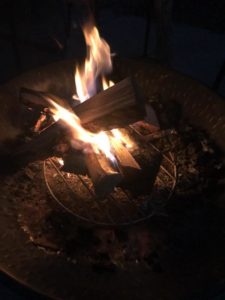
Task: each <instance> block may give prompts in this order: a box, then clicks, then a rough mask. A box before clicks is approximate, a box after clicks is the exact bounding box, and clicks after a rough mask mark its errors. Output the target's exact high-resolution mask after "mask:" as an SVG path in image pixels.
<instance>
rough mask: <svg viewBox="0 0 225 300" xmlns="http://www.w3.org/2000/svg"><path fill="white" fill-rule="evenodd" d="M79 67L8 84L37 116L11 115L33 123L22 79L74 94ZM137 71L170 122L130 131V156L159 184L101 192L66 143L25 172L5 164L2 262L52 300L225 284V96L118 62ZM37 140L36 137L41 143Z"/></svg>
mask: <svg viewBox="0 0 225 300" xmlns="http://www.w3.org/2000/svg"><path fill="white" fill-rule="evenodd" d="M74 65H75V62H72V61H68V62H59V63H56V64H53V65H50V66H47V67H43V68H41V69H39V70H35V71H32V72H29V73H27V74H24V75H21V76H20V77H19V78H16V79H15V80H12V81H11V82H9V83H6V84H5V85H4V86H2V88H1V90H0V92H1V96H2V98H3V97H4V98H5V99H7V104H8V107H10V109H9V111H8V116H10V118H13V116H14V114H13V112H14V111H15V110H16V111H17V112H18V111H20V112H21V113H22V114H23V116H26V119H25V120H26V121H27V122H24V119H23V120H22V121H23V122H20V123H19V122H16V121H18V120H13V121H12V122H11V121H8V119H6V120H7V122H8V123H9V124H13V122H14V123H16V130H19V128H22V125H23V126H24V123H26V124H30V123H29V122H30V120H28V119H29V116H30V114H29V112H27V111H25V112H24V110H22V109H21V104H20V103H19V94H20V92H21V87H22V88H25V89H27V90H28V89H29V91H30V90H32V91H35V93H36V92H37V91H42V93H44V97H45V96H46V93H48V95H49V93H50V94H54V95H57V96H58V97H60V98H63V99H71V97H72V95H74V92H75V91H74V84H73V82H74V77H73V72H74ZM130 75H132V76H133V77H134V78H135V80H136V82H137V83H138V85H139V86H140V88H141V91H142V92H143V94H144V96H145V99H146V101H147V103H148V104H149V103H150V105H151V106H150V107H151V114H150V121H152V113H154V111H155V115H156V117H157V118H158V120H159V123H160V124H161V128H158V129H157V131H155V128H153V127H154V126H155V124H154V126H153V124H152V123H151V122H150V123H148V121H145V122H143V120H142V121H141V123H140V121H139V122H136V121H135V122H133V123H131V124H129V125H126V126H122V127H123V128H122V129H121V132H122V133H124V134H125V133H126V135H128V137H129V140H130V141H131V142H132V145H136V146H135V147H133V148H132V149H129V153H130V154H131V155H132V157H133V158H134V160H135V161H136V162H137V164H138V166H140V167H141V168H142V169H144V167H145V166H146V169H147V170H149V169H151V172H150V173H151V176H150V177H147V179H148V185H146V184H145V180H144V179H145V178H146V173H144V176H143V175H138V176H139V177H137V175H135V177H134V178H135V180H133V178H132V180H131V181H130V182H128V183H127V182H125V183H123V184H119V185H117V184H116V186H115V187H113V188H114V189H113V191H111V190H110V193H108V192H107V193H106V194H105V193H103V195H102V194H101V193H100V194H98V189H96V186H94V183H95V182H94V180H93V177H92V176H90V173H89V176H87V175H86V174H81V173H80V174H76V173H74V172H68V169H63V167H62V166H61V165H60V163H61V160H59V157H58V152H57V151H58V149H57V151H56V152H54V156H53V155H52V156H51V157H49V153H47V157H45V155H44V156H43V157H42V156H41V159H39V160H38V161H36V159H35V160H34V161H33V160H30V156H29V159H28V161H26V163H25V165H24V164H21V160H20V161H18V164H17V166H16V167H18V166H19V167H20V168H17V169H14V167H15V161H13V163H14V164H13V165H12V167H13V168H11V170H10V171H11V173H10V174H6V173H9V172H8V171H9V166H10V164H9V162H8V161H4V170H3V169H2V170H3V171H2V173H3V174H2V175H1V177H2V178H1V179H2V183H1V203H2V209H1V211H0V222H1V226H0V233H1V235H0V236H1V247H0V251H1V252H0V253H1V255H0V266H1V269H2V270H3V271H4V272H6V273H7V274H9V275H10V276H12V277H14V278H15V279H16V280H17V281H19V282H21V283H23V284H25V285H26V286H28V287H31V288H32V289H34V290H36V291H38V292H40V293H42V294H45V295H47V296H49V297H52V298H55V299H79V298H82V299H90V298H94V299H95V298H98V299H99V298H100V299H105V298H106V297H107V298H109V299H112V298H115V297H117V298H119V299H122V298H124V299H127V298H133V299H143V298H147V297H148V298H150V297H151V298H153V299H159V298H164V299H180V298H184V297H188V298H190V297H192V296H195V297H200V296H203V295H205V293H209V292H212V293H213V294H215V293H216V292H217V291H218V290H219V289H220V288H221V287H220V284H223V278H224V276H225V268H224V255H223V253H224V250H225V249H224V248H225V243H224V225H225V224H224V217H223V216H224V212H225V207H224V203H223V202H224V194H223V193H224V190H223V189H224V165H223V160H224V151H225V144H224V138H223V137H224V129H225V128H224V124H225V104H224V103H223V100H222V99H220V98H219V97H218V96H216V95H215V94H213V93H212V92H211V91H210V90H208V89H207V88H205V87H203V86H201V85H200V84H198V83H196V82H194V81H193V80H192V79H189V78H187V77H185V76H182V75H180V74H177V73H175V72H173V71H170V70H167V69H164V68H162V67H161V66H160V65H157V64H154V63H147V62H142V61H137V62H135V61H128V60H120V59H115V70H114V72H113V76H112V77H114V78H112V79H113V80H114V81H115V82H116V83H117V82H120V81H121V80H123V79H124V78H126V77H127V76H130ZM35 95H37V94H35ZM39 96H40V94H39V95H38V97H39ZM42 96H43V94H42ZM39 99H40V98H39ZM16 101H18V103H17V102H16ZM16 105H18V108H17V107H16ZM15 107H16V108H15ZM153 108H154V110H153ZM17 109H18V110H17ZM11 114H12V115H11ZM124 115H126V113H125V112H124ZM32 116H33V115H32ZM9 120H10V119H9ZM20 121H21V120H20ZM123 121H124V120H123ZM2 122H3V118H2ZM19 124H20V125H19ZM26 124H25V125H26ZM103 125H104V122H103V123H102V122H101V126H103ZM10 126H12V125H8V128H9V130H10V128H11V127H10ZM92 126H93V125H92ZM95 126H100V125H99V124H97V125H96V124H95ZM14 127H15V124H14ZM28 127H29V126H28ZM103 127H104V126H103ZM23 128H24V127H23ZM150 128H151V129H150ZM89 129H90V128H89ZM92 129H93V127H92ZM107 130H108V131H109V130H111V128H107ZM108 131H107V132H108ZM10 134H14V131H13V130H12V129H11V131H10V132H9V135H10ZM110 134H111V133H110ZM110 134H109V135H110ZM39 136H40V134H39ZM26 138H28V139H29V140H28V142H27V143H26V145H27V144H29V142H32V141H34V140H35V141H36V136H35V137H34V136H32V138H31V137H30V136H28V137H26ZM11 143H12V142H11ZM17 143H18V142H17ZM125 144H126V143H125ZM14 145H15V144H14ZM16 146H17V148H16ZM16 146H15V151H14V152H16V153H17V154H18V153H19V155H18V156H15V153H13V155H12V153H11V152H10V158H15V157H17V158H18V157H20V158H21V157H23V158H24V156H21V153H24V152H21V151H20V152H17V150H16V149H18V147H19V149H21V148H20V144H19V146H18V145H17V144H16ZM36 146H37V148H35V149H38V150H39V149H41V147H38V144H37V143H36V142H35V147H36ZM123 146H124V144H123ZM23 149H24V148H23ZM124 151H127V150H126V149H125V150H124ZM25 153H26V154H27V152H25ZM33 153H34V152H32V155H33ZM36 153H37V154H38V155H39V154H40V152H39V151H36V152H35V155H36ZM60 153H61V152H60ZM115 153H116V152H115ZM126 153H127V152H126ZM127 155H129V154H127ZM2 157H4V160H5V159H6V158H7V157H9V151H8V152H7V153H6V154H5V153H4V156H3V155H2ZM25 157H26V158H27V157H28V156H25ZM31 157H33V156H31ZM117 157H119V156H117ZM35 158H37V157H35ZM43 158H44V159H43ZM28 162H29V164H28V165H27V163H28ZM2 163H3V161H2ZM23 163H24V160H23ZM21 165H22V166H23V168H21ZM121 165H122V164H121ZM64 166H65V165H64ZM122 166H124V165H122ZM7 167H8V169H7ZM110 167H111V166H110ZM115 170H116V172H117V173H118V172H119V171H118V170H117V169H114V171H113V172H115ZM4 172H5V173H4ZM138 174H140V173H138ZM138 178H139V180H138ZM138 181H140V182H138ZM55 200H56V201H55ZM206 284H207V286H206Z"/></svg>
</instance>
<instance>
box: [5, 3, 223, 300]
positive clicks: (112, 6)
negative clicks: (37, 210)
mask: <svg viewBox="0 0 225 300" xmlns="http://www.w3.org/2000/svg"><path fill="white" fill-rule="evenodd" d="M153 1H154V0H153ZM153 1H151V0H136V1H135V0H130V1H129V0H112V1H110V0H95V1H94V0H90V1H87V0H83V1H76V0H73V1H72V0H70V1H69V0H67V1H66V0H38V1H37V0H17V1H16V0H5V1H3V0H2V1H0V83H3V82H4V81H6V80H8V79H10V78H13V77H14V76H17V75H19V74H20V73H22V72H24V71H26V70H28V69H32V68H35V67H37V66H40V65H45V64H47V63H51V62H53V61H57V60H62V59H70V58H73V57H77V56H79V57H80V56H83V55H84V54H85V45H84V40H83V36H82V32H81V29H80V22H81V21H82V20H83V19H84V16H85V15H86V13H87V3H88V2H89V6H90V7H91V8H92V10H93V13H94V15H95V17H96V22H97V24H98V27H99V29H100V32H101V34H102V36H103V37H104V38H105V39H106V40H107V41H108V42H109V44H110V46H111V49H112V52H115V53H116V54H117V55H119V56H123V57H131V58H134V59H146V60H149V59H155V60H157V61H159V62H161V63H164V64H166V65H169V66H170V67H172V68H174V69H176V70H178V71H180V72H182V73H185V74H187V75H190V76H192V77H193V78H195V79H197V80H199V81H201V82H203V83H204V84H206V85H208V86H209V87H211V88H214V90H215V91H216V92H218V93H220V94H221V95H223V96H225V76H224V75H225V1H219V0H218V1H215V0H214V1H213V0H174V1H172V0H168V1H167V0H158V1H162V7H161V9H162V12H163V13H162V14H163V16H164V17H163V18H162V20H161V19H160V14H159V13H157V11H156V8H155V6H154V3H153ZM155 1H156V0H155ZM170 1H171V4H172V7H171V9H170V8H166V9H165V7H166V5H167V4H168V3H169V2H170ZM172 2H173V3H172ZM159 19H160V20H159ZM165 19H166V26H164V27H163V28H164V29H165V28H166V29H165V30H164V29H163V30H164V39H165V41H164V42H165V45H166V47H163V46H162V45H163V42H162V43H161V44H160V43H158V34H160V33H159V31H158V28H159V27H157V26H159V25H160V22H164V21H165ZM164 25H165V24H164ZM164 50H165V51H164ZM161 52H162V53H161ZM161 54H162V55H161ZM0 299H3V300H8V299H39V297H37V296H35V295H34V294H33V293H30V292H29V291H27V290H26V289H24V288H22V287H20V286H19V285H17V284H15V283H13V282H12V281H11V280H9V279H7V277H5V276H4V275H3V274H2V275H1V276H0ZM215 299H217V300H219V299H225V296H221V297H220V298H215Z"/></svg>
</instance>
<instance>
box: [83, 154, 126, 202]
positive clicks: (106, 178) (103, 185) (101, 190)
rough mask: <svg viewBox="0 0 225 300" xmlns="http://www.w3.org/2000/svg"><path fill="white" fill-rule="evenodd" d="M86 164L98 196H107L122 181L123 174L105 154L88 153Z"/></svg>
mask: <svg viewBox="0 0 225 300" xmlns="http://www.w3.org/2000/svg"><path fill="white" fill-rule="evenodd" d="M85 164H86V167H87V169H88V174H89V176H90V178H91V180H92V183H93V186H94V189H95V192H96V194H97V195H98V196H102V197H104V196H107V195H108V194H110V193H111V192H113V190H114V188H115V187H116V186H118V185H119V183H120V182H121V181H122V175H121V174H120V173H119V172H117V171H116V170H115V169H114V168H113V167H112V166H111V163H110V161H109V159H108V158H106V157H105V155H102V154H99V155H98V154H95V153H87V154H85Z"/></svg>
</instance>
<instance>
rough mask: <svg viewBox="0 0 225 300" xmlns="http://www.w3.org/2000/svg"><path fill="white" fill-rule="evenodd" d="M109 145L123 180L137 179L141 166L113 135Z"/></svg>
mask: <svg viewBox="0 0 225 300" xmlns="http://www.w3.org/2000/svg"><path fill="white" fill-rule="evenodd" d="M111 145H112V148H113V152H114V155H115V157H116V159H117V163H118V168H119V170H120V171H121V173H122V174H123V176H124V181H126V182H132V181H134V180H137V179H138V176H140V174H141V167H140V165H139V164H138V162H137V161H136V160H135V159H134V157H133V156H132V154H131V153H130V152H129V151H128V150H127V148H126V147H125V146H124V145H123V144H122V143H121V142H118V141H117V140H116V139H115V138H114V137H112V138H111Z"/></svg>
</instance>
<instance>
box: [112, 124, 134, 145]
mask: <svg viewBox="0 0 225 300" xmlns="http://www.w3.org/2000/svg"><path fill="white" fill-rule="evenodd" d="M111 133H112V135H113V136H114V137H115V138H116V140H117V141H118V142H120V143H122V144H123V145H124V146H125V147H126V148H128V149H130V148H132V147H133V145H132V143H131V141H130V140H128V139H127V138H126V137H125V136H124V135H123V133H122V132H121V131H120V130H119V129H117V128H115V129H112V130H111Z"/></svg>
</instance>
